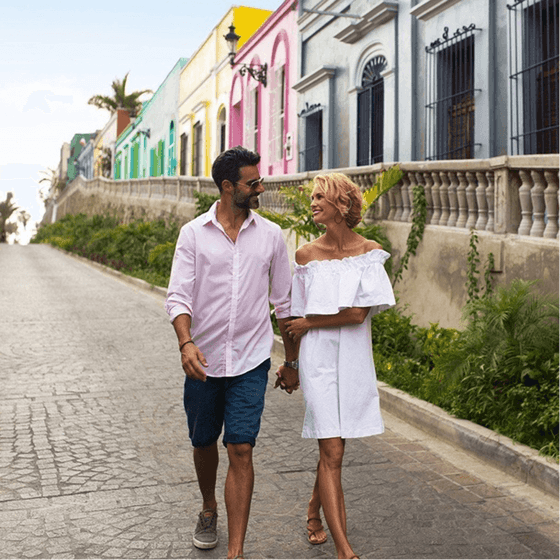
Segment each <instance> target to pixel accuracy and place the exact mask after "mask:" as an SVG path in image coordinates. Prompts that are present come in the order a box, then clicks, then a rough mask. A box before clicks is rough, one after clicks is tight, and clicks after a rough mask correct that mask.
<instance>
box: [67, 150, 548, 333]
mask: <svg viewBox="0 0 560 560" xmlns="http://www.w3.org/2000/svg"><path fill="white" fill-rule="evenodd" d="M389 165H391V164H377V165H374V166H368V167H356V168H348V169H344V170H340V171H343V172H344V173H346V174H347V175H349V176H350V177H351V178H352V179H353V180H354V181H355V182H356V183H357V184H358V185H359V186H360V187H361V188H362V189H363V190H365V189H367V188H369V187H371V186H372V185H373V184H374V183H375V181H376V177H377V175H378V174H379V172H380V171H382V170H383V169H384V168H387V167H388V166H389ZM400 167H401V170H403V171H404V177H403V179H402V181H401V182H400V183H399V184H398V185H396V186H395V187H393V189H391V191H389V193H387V194H386V195H384V196H383V197H382V198H381V199H380V200H379V202H378V203H377V204H376V206H375V208H374V210H373V211H370V212H369V213H368V220H375V221H378V222H380V223H381V224H382V225H383V227H384V228H385V230H386V233H387V236H388V238H389V239H390V241H391V244H392V253H393V257H394V260H395V266H397V265H398V262H399V259H400V257H401V256H402V254H403V253H404V251H405V249H406V240H407V237H408V234H409V232H410V229H411V226H412V224H411V221H412V216H413V214H414V208H413V204H412V200H413V196H412V194H413V190H414V188H415V187H417V186H420V187H422V189H423V190H424V193H425V195H426V199H427V204H428V218H427V225H426V229H425V233H424V238H423V240H422V242H421V244H420V246H419V248H418V251H417V254H416V256H413V257H412V258H411V260H410V263H409V268H408V270H407V271H405V272H404V274H403V279H402V281H400V282H399V283H398V284H397V286H396V290H397V292H398V297H399V300H400V304H401V305H406V306H407V309H408V311H409V312H410V313H413V314H414V315H415V317H414V321H415V322H416V323H417V324H420V325H424V326H428V325H429V324H430V323H436V322H437V323H439V324H440V325H441V326H445V327H460V326H461V309H462V307H463V305H464V304H465V302H466V300H467V269H468V268H467V266H468V262H467V254H468V252H469V236H470V230H471V229H475V230H476V232H477V235H478V237H479V245H478V250H479V253H480V257H481V264H480V265H479V270H480V285H482V283H483V276H484V269H485V263H486V259H487V256H488V254H489V253H490V252H491V253H493V255H494V258H495V267H494V271H493V272H492V276H493V278H494V281H495V284H496V285H506V284H508V283H510V282H511V281H512V280H514V279H516V278H522V279H525V280H537V281H538V282H537V286H536V289H537V290H538V291H540V292H542V293H544V294H555V295H558V291H559V290H558V287H559V266H558V262H559V255H558V156H518V157H509V158H508V157H500V158H493V159H489V160H463V161H446V162H441V161H438V162H408V163H401V164H400ZM325 172H326V171H323V173H325ZM316 174H317V172H306V173H298V174H295V175H283V176H278V177H270V178H268V179H267V182H266V192H265V193H264V194H263V195H261V202H262V205H263V206H264V207H266V208H270V209H273V210H276V211H279V212H283V211H287V210H289V209H288V208H287V206H286V203H285V199H284V197H283V196H282V194H281V193H280V192H279V188H280V187H282V186H294V185H300V184H302V183H305V182H307V181H309V180H311V179H312V178H313V177H314V175H316ZM195 191H198V192H207V193H212V194H217V193H218V189H217V188H216V186H215V185H214V184H213V182H212V180H211V179H208V178H204V177H200V178H196V177H174V178H166V177H159V178H151V179H135V180H130V181H109V180H107V179H103V178H96V179H93V180H91V181H86V180H84V179H83V178H79V179H76V180H75V181H73V182H72V183H71V184H70V185H69V186H68V187H67V188H66V190H65V191H64V192H63V193H62V194H61V195H60V196H59V198H58V200H57V209H56V217H57V219H60V218H61V217H62V216H63V215H65V214H68V213H70V214H76V213H80V212H83V213H85V214H87V215H94V214H104V213H109V214H113V215H117V216H120V217H121V218H122V220H123V221H124V222H125V223H126V222H129V221H131V220H133V219H136V218H140V217H143V218H145V219H149V220H155V219H159V218H163V219H165V220H170V219H172V220H174V221H178V222H179V223H185V222H187V221H188V220H190V219H192V217H193V216H194V213H195V202H196V200H195V197H194V194H193V193H194V192H195ZM285 238H286V241H287V243H288V249H289V253H290V258H291V259H293V255H294V252H295V249H296V243H295V238H294V236H292V235H290V234H289V232H285Z"/></svg>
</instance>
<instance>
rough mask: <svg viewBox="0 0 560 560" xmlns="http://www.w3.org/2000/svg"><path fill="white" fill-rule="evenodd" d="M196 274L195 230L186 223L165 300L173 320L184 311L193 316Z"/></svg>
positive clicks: (178, 243) (180, 235)
mask: <svg viewBox="0 0 560 560" xmlns="http://www.w3.org/2000/svg"><path fill="white" fill-rule="evenodd" d="M195 276H196V251H195V239H194V232H193V230H192V228H190V227H189V224H186V225H185V226H183V228H182V229H181V233H180V234H179V238H178V240H177V246H176V247H175V255H174V256H173V266H172V268H171V277H170V279H169V286H168V288H167V299H166V300H165V310H166V311H167V313H168V315H169V317H170V319H171V322H173V321H174V320H175V319H176V318H177V317H178V316H179V315H182V314H184V313H187V314H188V315H190V316H191V317H192V315H193V294H194V287H195Z"/></svg>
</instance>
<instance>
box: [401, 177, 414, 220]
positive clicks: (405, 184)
mask: <svg viewBox="0 0 560 560" xmlns="http://www.w3.org/2000/svg"><path fill="white" fill-rule="evenodd" d="M409 186H410V180H409V179H408V176H407V174H406V173H405V174H404V175H403V178H402V187H401V196H402V201H403V202H402V203H403V211H402V215H401V222H408V221H410V220H409V218H410V216H411V214H412V213H411V211H410V206H411V200H410V198H409V194H408V193H409V190H408V188H409Z"/></svg>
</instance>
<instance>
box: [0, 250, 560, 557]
mask: <svg viewBox="0 0 560 560" xmlns="http://www.w3.org/2000/svg"><path fill="white" fill-rule="evenodd" d="M0 319H1V320H0V387H1V389H0V558H221V557H224V556H225V554H226V551H227V528H226V523H225V521H226V520H225V508H224V506H223V501H222V502H221V504H220V510H219V511H220V513H221V514H222V515H221V517H220V522H219V535H220V544H219V545H218V547H217V548H216V549H214V550H212V551H206V552H203V551H199V550H197V549H195V548H194V547H193V546H192V543H191V536H192V530H193V528H194V524H195V520H196V515H197V513H198V510H199V507H200V498H199V494H198V487H197V483H196V477H195V473H194V468H193V465H192V460H191V446H190V442H189V440H188V433H187V427H186V422H185V416H184V412H183V408H182V381H183V374H182V371H181V369H180V362H179V354H178V351H177V345H176V340H175V335H174V333H173V329H172V327H171V325H170V324H169V321H168V317H167V315H166V314H165V312H164V310H163V301H162V298H161V297H159V296H157V295H155V294H153V293H149V292H147V291H144V290H141V289H138V288H135V287H133V286H132V285H130V284H128V283H125V282H123V281H121V280H119V279H117V278H115V277H113V276H111V275H108V274H105V273H103V272H101V271H100V270H98V269H97V268H93V267H91V266H89V265H88V264H85V263H83V262H81V261H79V260H76V259H74V258H72V257H69V256H67V255H65V254H63V253H62V252H59V251H56V250H54V249H52V248H51V247H48V246H45V245H29V246H6V245H1V246H0ZM279 362H280V358H279V357H278V356H274V357H273V364H274V365H278V363H279ZM274 365H273V369H272V370H271V375H270V384H269V389H268V392H267V403H266V407H265V412H264V416H263V423H262V431H261V435H260V437H259V439H258V442H257V447H256V448H255V470H256V484H255V494H254V499H253V506H252V511H251V520H250V524H249V529H248V536H247V541H246V548H245V552H246V555H247V557H250V558H334V557H335V550H334V546H333V544H332V539H331V538H330V535H329V540H328V542H327V543H325V544H323V545H321V546H316V547H314V546H312V545H310V544H309V543H308V542H307V539H306V533H305V514H306V505H307V500H308V498H309V494H310V490H311V486H312V483H313V480H314V468H315V464H316V460H317V450H316V443H315V442H314V441H312V440H304V439H302V438H301V437H300V434H301V425H302V419H303V402H302V395H301V393H300V392H297V393H295V394H294V395H292V396H288V395H287V394H286V393H283V392H280V391H278V390H273V389H272V384H273V380H274V377H273V372H274V371H275V367H274ZM386 424H387V430H386V432H385V434H383V435H382V436H379V437H373V438H365V439H362V440H351V441H349V442H348V445H347V453H346V457H345V463H344V469H343V484H344V489H345V495H346V503H347V509H348V532H349V538H350V541H351V543H352V544H353V546H354V548H355V550H356V551H357V553H359V554H360V556H361V557H362V558H558V504H557V500H556V499H554V498H553V497H550V496H547V495H544V494H542V493H540V492H538V491H536V490H533V489H531V488H527V487H526V485H521V484H520V483H518V482H516V481H514V480H513V479H509V478H508V477H507V476H501V475H500V474H499V473H497V474H496V471H495V470H494V469H491V468H490V467H488V468H487V467H485V466H484V465H482V464H479V463H477V462H476V460H471V459H469V458H468V457H466V456H464V455H463V454H461V453H460V452H455V451H454V450H453V449H450V448H449V446H446V445H444V444H439V443H438V442H437V441H431V440H430V438H424V437H422V436H421V435H419V433H418V432H417V431H416V430H415V428H414V426H406V425H403V423H402V422H400V421H398V420H396V419H394V418H392V417H390V416H389V415H387V416H386ZM220 447H221V446H220ZM221 453H222V456H221V458H222V461H221V465H220V472H219V485H220V487H221V488H222V487H223V481H224V478H225V471H226V465H227V459H226V456H225V453H224V451H223V450H221ZM220 499H221V493H220Z"/></svg>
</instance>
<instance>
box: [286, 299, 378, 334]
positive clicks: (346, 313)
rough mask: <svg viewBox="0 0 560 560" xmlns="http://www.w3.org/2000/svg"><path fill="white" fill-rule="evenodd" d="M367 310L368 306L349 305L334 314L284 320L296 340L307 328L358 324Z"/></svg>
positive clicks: (361, 321)
mask: <svg viewBox="0 0 560 560" xmlns="http://www.w3.org/2000/svg"><path fill="white" fill-rule="evenodd" d="M369 310H370V308H369V307H349V308H347V309H343V310H342V311H339V312H338V313H337V314H336V315H313V316H311V317H302V318H301V319H290V320H289V321H287V322H286V332H287V333H288V335H289V336H290V337H291V338H292V340H294V341H298V340H299V339H300V338H301V337H302V336H303V335H304V334H305V333H306V332H307V331H308V330H309V329H320V328H325V327H342V326H344V325H359V324H361V323H363V322H364V321H365V319H366V317H367V315H368V313H369Z"/></svg>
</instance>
